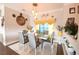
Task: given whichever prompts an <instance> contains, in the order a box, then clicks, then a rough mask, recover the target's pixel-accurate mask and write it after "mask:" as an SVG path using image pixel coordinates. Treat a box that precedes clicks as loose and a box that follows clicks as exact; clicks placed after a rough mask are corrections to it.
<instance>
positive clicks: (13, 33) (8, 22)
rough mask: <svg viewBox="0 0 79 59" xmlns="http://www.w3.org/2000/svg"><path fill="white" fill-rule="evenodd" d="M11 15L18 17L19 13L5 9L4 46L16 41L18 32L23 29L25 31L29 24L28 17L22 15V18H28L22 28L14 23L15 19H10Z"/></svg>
mask: <svg viewBox="0 0 79 59" xmlns="http://www.w3.org/2000/svg"><path fill="white" fill-rule="evenodd" d="M12 14H15V15H17V16H18V15H19V14H20V12H18V11H16V10H13V9H11V8H7V7H5V37H6V44H10V43H13V42H16V41H18V32H19V31H22V30H24V29H27V28H26V26H27V25H28V22H29V20H30V19H29V18H28V17H29V15H28V14H23V16H24V17H26V18H28V21H26V24H25V25H24V26H19V25H18V24H17V23H16V18H13V17H12Z"/></svg>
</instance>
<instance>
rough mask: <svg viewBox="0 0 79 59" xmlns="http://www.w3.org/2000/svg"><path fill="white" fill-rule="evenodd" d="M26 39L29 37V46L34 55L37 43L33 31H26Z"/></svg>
mask: <svg viewBox="0 0 79 59" xmlns="http://www.w3.org/2000/svg"><path fill="white" fill-rule="evenodd" d="M28 39H29V47H30V48H31V49H33V50H34V51H35V55H36V48H37V44H36V40H35V35H34V33H33V32H28ZM38 46H39V45H38Z"/></svg>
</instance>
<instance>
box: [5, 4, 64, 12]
mask: <svg viewBox="0 0 79 59" xmlns="http://www.w3.org/2000/svg"><path fill="white" fill-rule="evenodd" d="M63 5H64V4H63V3H38V6H37V11H38V12H43V11H49V10H55V9H59V8H62V7H63ZM5 6H6V7H9V8H12V9H17V10H18V11H32V9H33V5H32V3H9V4H5Z"/></svg>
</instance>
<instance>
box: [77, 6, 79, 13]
mask: <svg viewBox="0 0 79 59" xmlns="http://www.w3.org/2000/svg"><path fill="white" fill-rule="evenodd" d="M77 13H78V14H79V5H78V6H77Z"/></svg>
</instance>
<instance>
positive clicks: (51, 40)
mask: <svg viewBox="0 0 79 59" xmlns="http://www.w3.org/2000/svg"><path fill="white" fill-rule="evenodd" d="M47 44H48V45H50V49H51V51H50V52H52V48H53V38H51V39H50V42H49V41H44V42H43V52H44V50H45V48H44V47H45V46H46V45H47Z"/></svg>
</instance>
